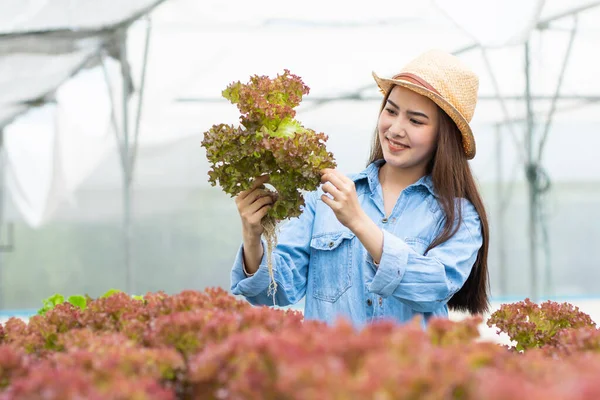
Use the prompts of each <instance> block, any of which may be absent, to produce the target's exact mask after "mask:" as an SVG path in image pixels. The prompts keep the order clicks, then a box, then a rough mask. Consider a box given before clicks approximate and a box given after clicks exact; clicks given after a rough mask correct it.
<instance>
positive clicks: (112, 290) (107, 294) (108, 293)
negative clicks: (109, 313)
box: [100, 289, 122, 298]
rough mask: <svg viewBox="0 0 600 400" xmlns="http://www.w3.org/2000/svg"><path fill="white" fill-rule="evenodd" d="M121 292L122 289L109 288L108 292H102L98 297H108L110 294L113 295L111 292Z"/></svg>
mask: <svg viewBox="0 0 600 400" xmlns="http://www.w3.org/2000/svg"><path fill="white" fill-rule="evenodd" d="M121 292H122V290H119V289H110V290H109V291H108V292H106V293H104V294H103V295H102V296H100V297H102V298H105V297H110V296H112V295H113V294H115V293H121Z"/></svg>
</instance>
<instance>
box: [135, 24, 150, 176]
mask: <svg viewBox="0 0 600 400" xmlns="http://www.w3.org/2000/svg"><path fill="white" fill-rule="evenodd" d="M147 23H148V24H147V25H146V43H145V44H144V58H143V60H142V77H141V79H140V94H139V96H138V105H137V116H136V119H135V133H134V136H133V148H132V154H131V169H132V171H133V169H134V168H135V159H136V156H137V149H138V145H137V144H138V137H139V134H140V121H141V119H142V106H143V101H144V89H145V88H146V70H147V66H148V52H149V50H150V36H151V34H152V20H151V19H150V17H147Z"/></svg>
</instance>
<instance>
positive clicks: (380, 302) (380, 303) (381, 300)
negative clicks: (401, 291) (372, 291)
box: [379, 297, 383, 305]
mask: <svg viewBox="0 0 600 400" xmlns="http://www.w3.org/2000/svg"><path fill="white" fill-rule="evenodd" d="M382 304H383V299H382V298H381V297H380V298H379V305H382Z"/></svg>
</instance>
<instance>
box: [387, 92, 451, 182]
mask: <svg viewBox="0 0 600 400" xmlns="http://www.w3.org/2000/svg"><path fill="white" fill-rule="evenodd" d="M438 124H439V122H438V107H437V105H436V104H435V103H434V102H433V101H431V100H429V99H428V98H427V97H425V96H421V95H420V94H417V93H415V92H413V91H412V90H409V89H406V88H403V87H401V86H394V88H393V89H392V92H391V93H390V95H389V97H388V100H387V102H386V104H385V105H384V108H383V110H382V111H381V114H380V115H379V121H378V123H377V131H378V133H379V141H380V143H381V148H382V150H383V157H384V159H385V161H386V163H387V164H389V165H390V166H393V167H396V168H401V169H408V170H413V171H417V170H421V169H422V171H419V172H421V173H423V174H424V173H425V170H426V167H427V163H428V162H429V161H430V160H431V157H433V152H434V150H435V145H436V141H437V135H438Z"/></svg>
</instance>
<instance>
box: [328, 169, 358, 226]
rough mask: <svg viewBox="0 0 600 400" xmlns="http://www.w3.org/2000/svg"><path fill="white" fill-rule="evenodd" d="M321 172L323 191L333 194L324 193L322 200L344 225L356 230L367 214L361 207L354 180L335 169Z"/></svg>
mask: <svg viewBox="0 0 600 400" xmlns="http://www.w3.org/2000/svg"><path fill="white" fill-rule="evenodd" d="M321 174H322V176H321V182H322V183H323V187H322V188H323V191H324V192H325V193H328V194H329V195H330V196H331V197H330V196H327V194H324V195H322V196H321V200H323V203H325V204H327V205H328V206H329V207H330V208H331V209H332V210H333V212H334V213H335V216H336V217H337V219H338V220H339V221H340V222H341V223H342V224H343V225H344V226H346V227H347V228H348V229H350V230H351V231H354V230H355V229H356V227H357V225H358V224H360V223H361V221H362V220H363V217H364V215H365V213H364V212H363V210H362V208H361V207H360V203H359V201H358V195H357V194H356V187H355V185H354V182H353V181H352V180H351V179H350V178H348V177H347V176H345V175H344V174H342V173H341V172H339V171H338V170H335V169H330V168H326V169H324V170H323V171H321Z"/></svg>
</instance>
